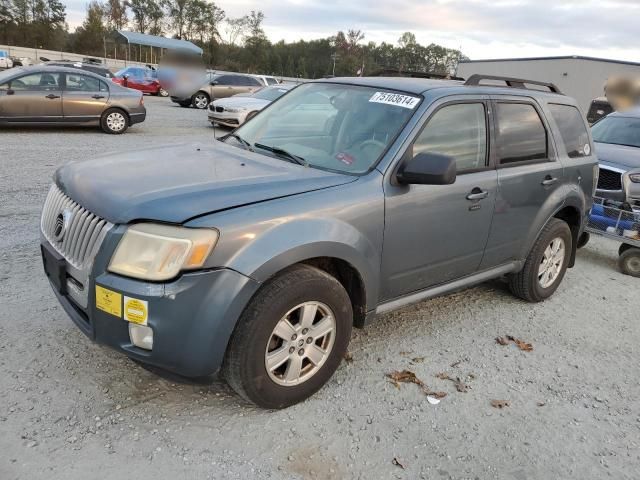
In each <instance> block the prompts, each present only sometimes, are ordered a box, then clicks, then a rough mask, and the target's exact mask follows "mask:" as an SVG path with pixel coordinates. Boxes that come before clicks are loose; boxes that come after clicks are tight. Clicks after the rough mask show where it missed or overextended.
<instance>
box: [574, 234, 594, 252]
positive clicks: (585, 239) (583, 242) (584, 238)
mask: <svg viewBox="0 0 640 480" xmlns="http://www.w3.org/2000/svg"><path fill="white" fill-rule="evenodd" d="M589 240H591V235H589V232H583V233H582V235H580V238H578V243H577V244H576V248H578V249H580V248H582V247H586V246H587V243H589Z"/></svg>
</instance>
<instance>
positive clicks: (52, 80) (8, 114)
mask: <svg viewBox="0 0 640 480" xmlns="http://www.w3.org/2000/svg"><path fill="white" fill-rule="evenodd" d="M61 85H62V74H61V73H58V72H52V71H45V72H37V73H30V74H28V75H23V76H21V77H17V78H14V79H12V80H11V81H10V82H8V83H7V84H4V85H3V86H2V89H3V92H2V97H1V98H0V118H2V119H4V120H9V121H13V122H23V121H39V122H56V121H61V120H62V86H61Z"/></svg>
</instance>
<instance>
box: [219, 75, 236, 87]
mask: <svg viewBox="0 0 640 480" xmlns="http://www.w3.org/2000/svg"><path fill="white" fill-rule="evenodd" d="M235 80H236V78H235V77H234V76H233V75H222V76H221V77H218V85H236V81H235Z"/></svg>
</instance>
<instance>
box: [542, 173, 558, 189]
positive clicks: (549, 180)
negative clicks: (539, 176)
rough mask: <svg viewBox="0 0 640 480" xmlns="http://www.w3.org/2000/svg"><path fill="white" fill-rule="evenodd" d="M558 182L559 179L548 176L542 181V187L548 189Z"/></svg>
mask: <svg viewBox="0 0 640 480" xmlns="http://www.w3.org/2000/svg"><path fill="white" fill-rule="evenodd" d="M557 181H558V179H557V178H556V177H552V176H551V175H547V176H546V177H544V180H543V181H542V185H544V186H545V187H548V186H549V185H553V184H554V183H556V182H557Z"/></svg>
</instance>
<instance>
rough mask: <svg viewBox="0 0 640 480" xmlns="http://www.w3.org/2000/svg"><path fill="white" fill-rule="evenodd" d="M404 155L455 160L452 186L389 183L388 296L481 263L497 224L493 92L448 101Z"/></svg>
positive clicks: (469, 271)
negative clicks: (492, 153) (492, 152)
mask: <svg viewBox="0 0 640 480" xmlns="http://www.w3.org/2000/svg"><path fill="white" fill-rule="evenodd" d="M434 107H435V108H433V109H431V110H430V112H428V113H427V117H428V118H427V120H426V121H425V125H424V127H423V129H422V131H421V132H420V133H419V134H418V135H417V137H416V139H415V140H414V141H413V143H412V145H411V146H410V147H409V150H408V151H407V152H406V153H405V155H404V156H403V158H404V159H405V161H407V160H406V158H407V156H408V158H409V160H408V161H411V160H410V159H411V158H414V157H415V155H417V154H418V153H421V152H424V153H437V154H443V155H447V156H450V157H453V158H454V159H455V160H456V168H457V177H456V181H455V183H453V184H452V185H393V184H391V185H387V186H386V187H385V197H386V200H385V233H384V248H383V255H382V278H383V285H382V297H383V300H389V299H392V298H396V297H399V296H402V295H405V294H407V293H410V292H414V291H418V290H422V289H425V288H428V287H430V286H435V285H438V284H442V283H446V282H449V281H452V280H455V279H458V278H461V277H464V276H467V275H470V274H472V273H474V272H476V271H477V270H478V267H479V266H480V263H481V261H482V256H483V253H484V249H485V245H486V243H487V238H488V236H489V230H490V228H491V219H492V216H493V211H494V202H495V199H496V188H497V180H496V178H497V174H496V170H495V168H494V167H493V165H492V162H491V160H490V156H489V144H490V141H489V139H490V128H489V121H488V112H489V102H488V97H479V98H469V97H458V98H448V99H444V100H442V101H441V102H440V103H437V104H435V105H434Z"/></svg>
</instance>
